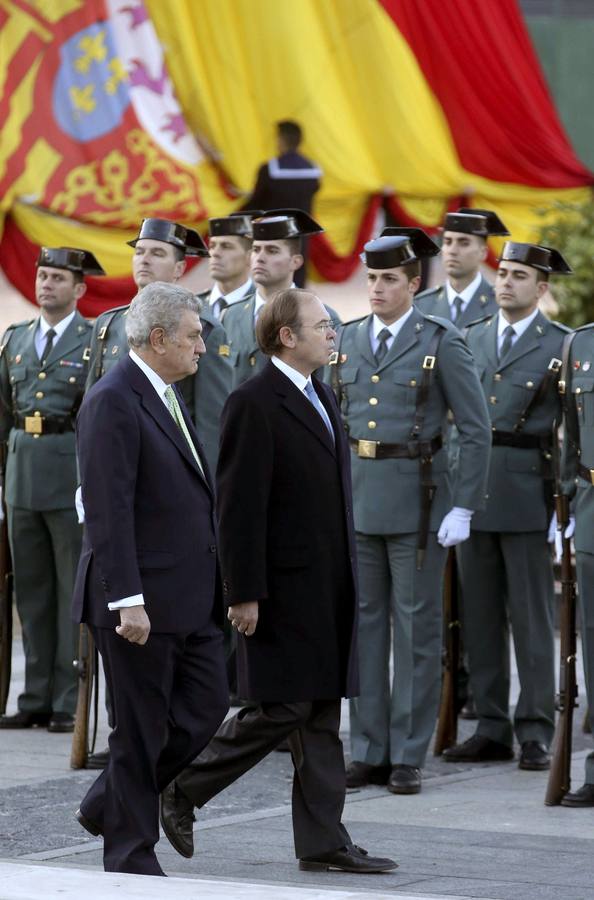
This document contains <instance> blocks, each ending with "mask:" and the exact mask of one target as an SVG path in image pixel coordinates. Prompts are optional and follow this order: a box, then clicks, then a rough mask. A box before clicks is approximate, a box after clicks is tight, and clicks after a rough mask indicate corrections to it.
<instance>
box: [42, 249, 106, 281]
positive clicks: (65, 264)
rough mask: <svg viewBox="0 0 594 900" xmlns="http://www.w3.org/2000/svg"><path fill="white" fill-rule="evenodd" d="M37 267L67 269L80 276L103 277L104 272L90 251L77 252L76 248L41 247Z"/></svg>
mask: <svg viewBox="0 0 594 900" xmlns="http://www.w3.org/2000/svg"><path fill="white" fill-rule="evenodd" d="M37 265H38V266H47V267H48V268H50V269H69V270H70V271H71V272H79V273H80V274H81V275H105V270H104V269H103V267H102V266H101V265H99V262H98V261H97V259H96V258H95V256H94V255H93V254H92V253H91V252H90V250H79V249H78V247H41V249H40V250H39V256H38V257H37Z"/></svg>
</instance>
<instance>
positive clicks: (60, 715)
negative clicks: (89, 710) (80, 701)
mask: <svg viewBox="0 0 594 900" xmlns="http://www.w3.org/2000/svg"><path fill="white" fill-rule="evenodd" d="M47 730H48V731H51V732H54V733H55V734H66V733H67V732H69V731H74V716H71V715H70V713H65V712H55V713H52V717H51V719H50V720H49V724H48V726H47Z"/></svg>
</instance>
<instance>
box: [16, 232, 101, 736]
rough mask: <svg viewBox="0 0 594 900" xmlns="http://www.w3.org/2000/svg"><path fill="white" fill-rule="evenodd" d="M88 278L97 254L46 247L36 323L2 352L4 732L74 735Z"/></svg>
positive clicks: (20, 329) (22, 327)
mask: <svg viewBox="0 0 594 900" xmlns="http://www.w3.org/2000/svg"><path fill="white" fill-rule="evenodd" d="M84 275H105V272H104V271H103V269H102V268H101V266H100V265H99V263H98V262H97V260H96V259H95V257H94V256H93V254H92V253H89V252H88V251H86V250H78V249H74V248H70V247H58V248H50V247H42V248H41V251H40V253H39V257H38V260H37V275H36V278H35V298H36V300H37V303H38V305H39V307H40V309H41V314H40V315H39V317H38V318H36V319H32V320H31V321H29V322H22V323H20V324H18V325H11V326H9V328H8V329H7V331H6V333H5V335H4V337H3V338H2V345H1V347H0V356H1V359H0V401H1V402H0V440H2V441H8V459H7V465H6V488H5V490H6V507H7V511H8V536H9V541H10V549H11V553H12V558H13V566H14V579H15V593H16V603H17V610H18V613H19V618H20V620H21V623H22V629H23V647H24V651H25V688H24V691H23V693H22V694H21V695H20V696H19V698H18V712H17V713H16V714H14V715H9V716H2V718H1V719H0V728H31V727H32V726H33V725H46V726H47V729H48V731H57V732H64V731H72V730H73V728H74V711H75V707H76V673H75V671H74V668H73V666H72V660H73V659H74V657H75V655H76V634H77V631H78V629H77V628H75V626H74V625H73V623H72V619H71V615H70V604H71V601H72V589H73V586H74V577H75V574H76V567H77V564H78V557H79V555H80V548H81V538H82V534H81V528H80V525H79V524H78V522H77V516H76V511H75V507H74V491H75V489H76V484H77V473H76V455H75V440H74V420H75V417H76V412H77V410H78V406H79V404H80V401H81V400H82V395H83V391H84V386H85V378H86V374H87V363H86V361H85V348H86V347H88V343H89V337H90V334H91V325H90V323H89V322H87V320H86V319H84V318H83V317H82V316H81V315H80V313H79V312H78V311H77V309H76V304H77V302H78V301H79V300H80V298H81V297H82V296H83V294H84V293H85V290H86V285H85V283H84V280H83V278H84Z"/></svg>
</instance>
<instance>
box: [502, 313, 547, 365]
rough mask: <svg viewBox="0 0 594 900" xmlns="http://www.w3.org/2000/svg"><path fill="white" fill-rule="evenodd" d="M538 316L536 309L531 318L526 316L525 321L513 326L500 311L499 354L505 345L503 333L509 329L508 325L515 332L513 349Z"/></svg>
mask: <svg viewBox="0 0 594 900" xmlns="http://www.w3.org/2000/svg"><path fill="white" fill-rule="evenodd" d="M537 315H538V308H537V309H535V310H534V312H533V313H530V315H529V316H526V318H525V319H520V321H519V322H514V324H513V325H512V323H511V322H508V321H507V319H506V318H505V316H504V315H503V313H502V311H501V310H499V312H498V313H497V353H498V354H501V346H502V344H503V341H504V340H505V338H504V337H503V332H504V331H505V329H506V328H507V326H508V325H512V328H513V330H514V335H513V337H512V342H511V345H512V347H513V346H514V344H515V343H516V341H517V340H518V338H519V337H522V335H523V334H524V332H525V331H526V329H527V328H528V326H529V325H530V323H531V322H533V321H534V319H535V318H536V317H537Z"/></svg>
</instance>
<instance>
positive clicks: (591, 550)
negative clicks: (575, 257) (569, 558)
mask: <svg viewBox="0 0 594 900" xmlns="http://www.w3.org/2000/svg"><path fill="white" fill-rule="evenodd" d="M564 389H565V393H564V397H565V401H566V416H565V440H564V443H563V454H562V466H561V473H562V479H563V492H564V493H565V494H567V495H568V496H569V497H571V498H575V535H574V544H575V559H576V572H577V581H578V602H579V610H580V624H581V638H582V654H583V663H584V678H585V681H586V698H587V703H588V710H589V718H590V727H591V728H592V732H593V733H594V478H593V475H592V473H593V472H594V325H586V326H584V327H583V328H579V329H578V330H577V332H576V333H575V335H574V336H573V340H572V343H571V349H570V351H569V357H568V365H567V372H566V378H565V385H564ZM580 705H581V702H580ZM584 706H585V704H584ZM585 782H586V784H587V785H594V752H591V753H589V754H588V756H587V757H586V778H585Z"/></svg>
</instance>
